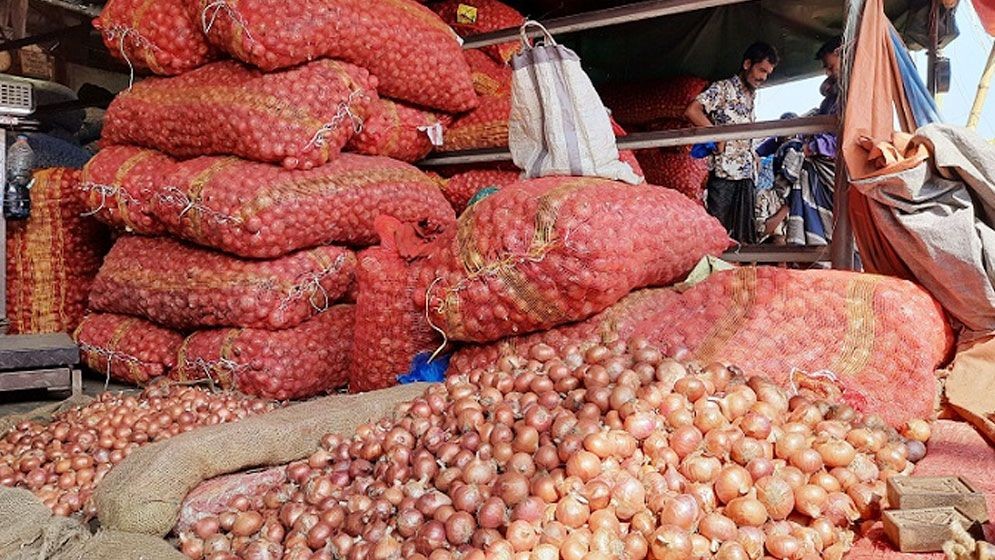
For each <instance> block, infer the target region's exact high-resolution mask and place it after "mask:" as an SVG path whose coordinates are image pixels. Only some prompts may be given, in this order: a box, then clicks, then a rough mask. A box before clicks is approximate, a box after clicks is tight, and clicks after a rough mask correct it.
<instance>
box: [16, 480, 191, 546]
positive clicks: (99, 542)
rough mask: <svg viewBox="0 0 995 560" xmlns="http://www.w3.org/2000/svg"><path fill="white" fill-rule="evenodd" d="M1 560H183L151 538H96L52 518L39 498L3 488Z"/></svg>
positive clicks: (74, 524) (65, 520)
mask: <svg viewBox="0 0 995 560" xmlns="http://www.w3.org/2000/svg"><path fill="white" fill-rule="evenodd" d="M0 558H3V559H4V560H184V559H185V558H186V557H185V556H183V554H181V553H180V552H179V551H178V550H176V549H175V548H173V547H172V546H171V545H170V544H169V543H168V542H166V541H164V540H162V539H159V538H156V537H150V536H148V535H136V534H131V533H122V532H118V531H102V532H100V533H97V534H96V535H91V534H90V531H89V530H88V529H87V527H86V526H85V525H83V524H82V523H80V522H79V521H78V520H76V519H72V518H68V517H59V516H56V515H52V512H51V511H50V510H49V509H48V508H47V507H45V505H44V504H42V503H41V501H40V500H39V499H38V498H36V497H35V495H34V494H32V493H31V492H29V491H27V490H23V489H20V488H4V487H0Z"/></svg>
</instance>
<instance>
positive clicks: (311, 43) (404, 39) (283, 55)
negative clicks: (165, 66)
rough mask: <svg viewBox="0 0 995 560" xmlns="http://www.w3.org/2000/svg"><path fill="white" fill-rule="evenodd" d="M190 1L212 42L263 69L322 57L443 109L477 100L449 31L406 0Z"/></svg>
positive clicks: (383, 89) (399, 95)
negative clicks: (353, 67) (358, 69)
mask: <svg viewBox="0 0 995 560" xmlns="http://www.w3.org/2000/svg"><path fill="white" fill-rule="evenodd" d="M193 4H194V5H195V7H196V9H197V13H198V15H199V17H200V18H201V20H202V21H204V22H205V24H206V28H205V32H206V33H207V37H208V40H209V41H210V42H211V43H212V44H213V45H215V46H217V47H219V48H220V49H222V50H224V51H225V52H228V53H229V54H231V55H232V56H233V57H235V58H237V59H239V60H242V61H244V62H247V63H249V64H252V65H254V66H256V67H259V68H261V69H263V70H266V71H272V70H277V69H281V68H289V67H292V66H296V65H298V64H301V63H303V62H306V61H310V60H314V59H317V58H321V57H329V58H335V59H339V60H344V61H347V62H350V63H352V64H355V65H358V66H361V67H363V68H366V69H367V70H369V71H370V73H371V74H373V76H375V77H376V80H377V82H378V84H379V86H378V89H379V91H380V93H381V94H383V95H384V96H386V97H390V98H393V99H398V100H402V101H408V102H411V103H413V104H416V105H420V106H423V107H428V108H431V109H438V110H440V111H444V112H447V113H458V112H461V111H466V110H469V109H472V108H474V107H475V106H476V105H477V99H476V96H475V95H474V93H473V87H472V83H471V80H470V72H469V68H468V67H467V65H466V62H465V61H464V60H463V57H462V56H461V49H460V45H459V42H458V40H457V37H456V35H455V33H453V31H452V29H450V27H449V26H448V25H446V24H445V22H443V21H442V20H441V19H439V17H438V16H437V15H435V14H434V13H433V12H432V11H431V10H429V9H428V8H426V7H424V6H421V5H418V4H416V3H414V2H411V1H410V0H383V1H380V2H376V3H370V2H365V1H363V0H305V1H303V2H294V3H292V4H288V3H287V2H285V1H284V0H227V1H225V2H215V1H213V0H198V1H196V2H193ZM329 30H334V32H329Z"/></svg>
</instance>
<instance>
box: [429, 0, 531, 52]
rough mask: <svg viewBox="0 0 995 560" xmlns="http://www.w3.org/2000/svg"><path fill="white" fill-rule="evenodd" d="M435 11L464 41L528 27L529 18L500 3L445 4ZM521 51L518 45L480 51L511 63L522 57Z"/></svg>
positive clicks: (453, 0)
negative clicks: (477, 36) (517, 54)
mask: <svg viewBox="0 0 995 560" xmlns="http://www.w3.org/2000/svg"><path fill="white" fill-rule="evenodd" d="M433 9H434V10H435V13H437V14H439V17H441V18H442V21H444V22H446V23H448V24H449V25H450V26H451V27H452V28H453V29H455V30H456V32H457V33H459V34H460V37H464V38H466V37H473V36H474V35H480V34H482V33H490V32H492V31H503V30H505V29H517V28H519V27H521V25H522V24H523V23H525V18H524V17H522V14H521V13H519V12H518V10H516V9H515V8H512V7H511V6H509V5H507V4H505V3H503V2H498V1H497V0H445V1H444V2H442V3H440V4H436V5H435V6H433ZM518 49H519V42H518V41H509V42H507V43H501V44H499V45H491V46H489V47H483V48H482V49H480V50H482V51H484V52H486V53H487V54H488V55H489V56H491V57H493V58H494V60H497V61H498V62H507V61H509V60H511V57H513V56H515V54H516V53H518Z"/></svg>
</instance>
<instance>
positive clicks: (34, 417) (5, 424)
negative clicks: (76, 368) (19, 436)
mask: <svg viewBox="0 0 995 560" xmlns="http://www.w3.org/2000/svg"><path fill="white" fill-rule="evenodd" d="M92 400H93V397H88V396H86V395H76V396H74V397H69V398H68V399H66V400H64V401H59V402H55V403H50V404H45V405H42V406H39V407H38V408H36V409H34V410H32V411H31V412H27V413H24V414H11V415H8V416H0V437H3V436H5V435H7V432H9V431H10V430H12V429H13V428H14V427H15V426H17V425H18V424H20V423H21V422H25V421H29V422H41V423H42V424H48V423H49V422H51V421H52V419H53V418H55V417H56V416H57V415H59V414H61V413H63V412H65V411H67V410H73V409H76V408H83V407H84V406H86V405H88V404H90V402H91V401H92Z"/></svg>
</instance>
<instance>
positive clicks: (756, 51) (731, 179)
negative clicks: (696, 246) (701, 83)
mask: <svg viewBox="0 0 995 560" xmlns="http://www.w3.org/2000/svg"><path fill="white" fill-rule="evenodd" d="M777 62H778V56H777V51H776V50H775V49H774V47H772V46H770V45H768V44H767V43H759V42H758V43H754V44H752V45H750V46H749V48H747V49H746V52H745V53H743V63H742V66H741V67H740V71H739V73H738V74H737V75H735V76H733V77H731V78H728V79H726V80H720V81H718V82H715V83H713V84H712V85H711V86H709V87H708V89H706V90H705V91H704V92H702V93H701V95H699V96H698V97H697V98H696V99H695V100H694V101H693V102H692V103H691V105H689V106H688V108H687V111H685V116H687V118H688V120H690V121H691V122H692V123H693V124H694V125H695V126H713V125H726V124H745V123H752V122H754V121H756V115H755V113H754V109H753V106H754V100H755V98H756V90H757V88H758V87H760V86H761V85H762V84H763V83H764V82H766V81H767V77H768V76H770V74H771V72H773V71H774V67H775V66H777ZM708 167H709V175H708V187H707V189H708V199H707V205H708V213H709V214H711V215H713V216H715V217H716V218H718V220H719V221H720V222H722V225H723V226H725V228H726V230H727V231H728V232H729V235H730V236H731V237H732V238H733V239H735V240H737V241H739V242H740V243H746V244H750V243H756V241H757V233H756V228H755V227H754V216H753V212H754V197H755V194H754V183H755V181H756V177H757V155H756V153H755V152H754V149H753V140H730V141H728V142H719V143H718V147H717V148H716V150H715V152H714V153H713V154H712V155H711V156H710V157H709V163H708Z"/></svg>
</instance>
